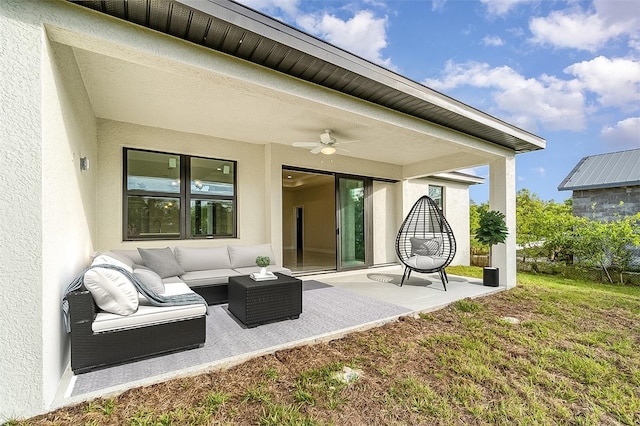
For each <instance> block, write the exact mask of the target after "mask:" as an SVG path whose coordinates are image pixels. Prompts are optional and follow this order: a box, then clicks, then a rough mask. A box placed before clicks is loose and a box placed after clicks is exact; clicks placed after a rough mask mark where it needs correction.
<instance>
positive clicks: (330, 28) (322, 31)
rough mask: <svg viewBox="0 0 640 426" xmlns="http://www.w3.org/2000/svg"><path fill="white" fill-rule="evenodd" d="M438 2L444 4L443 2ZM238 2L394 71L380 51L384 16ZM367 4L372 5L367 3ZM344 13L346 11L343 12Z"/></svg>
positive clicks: (289, 0)
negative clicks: (305, 10)
mask: <svg viewBox="0 0 640 426" xmlns="http://www.w3.org/2000/svg"><path fill="white" fill-rule="evenodd" d="M438 1H442V2H443V4H444V0H438ZM240 2H241V3H243V4H245V5H247V6H249V7H251V8H254V9H256V10H260V11H262V12H264V13H267V14H269V15H270V16H274V17H277V16H278V15H279V14H284V15H285V17H284V18H281V20H283V21H285V22H290V23H295V25H297V26H298V27H299V28H302V29H303V30H304V31H306V32H308V33H310V34H313V35H314V36H316V37H319V38H321V39H323V40H325V41H327V42H329V43H331V44H334V45H336V46H338V47H341V48H343V49H345V50H347V51H349V52H351V53H354V54H356V55H358V56H361V57H363V58H365V59H368V60H370V61H371V62H374V63H376V64H378V65H382V66H385V67H387V68H389V69H392V70H396V67H395V66H394V65H393V64H392V62H391V59H389V58H385V57H384V56H383V54H382V51H383V50H384V49H385V48H386V47H387V24H388V22H387V17H386V16H383V17H378V16H376V15H375V14H374V12H372V11H371V10H366V9H360V10H355V11H353V15H352V17H351V18H348V19H341V18H340V17H338V16H335V15H333V14H331V13H329V12H326V11H321V12H313V13H305V12H303V10H302V9H301V2H300V0H240ZM369 5H373V6H383V5H376V4H373V3H371V2H369ZM344 10H346V9H344Z"/></svg>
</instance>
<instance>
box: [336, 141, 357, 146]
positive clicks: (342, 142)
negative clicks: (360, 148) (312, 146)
mask: <svg viewBox="0 0 640 426" xmlns="http://www.w3.org/2000/svg"><path fill="white" fill-rule="evenodd" d="M354 142H360V141H359V140H353V141H340V142H336V143H334V145H345V144H348V143H354Z"/></svg>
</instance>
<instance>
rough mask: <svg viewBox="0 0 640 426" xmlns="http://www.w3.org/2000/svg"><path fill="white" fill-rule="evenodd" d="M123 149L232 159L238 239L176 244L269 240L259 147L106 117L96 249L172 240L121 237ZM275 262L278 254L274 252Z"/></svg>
mask: <svg viewBox="0 0 640 426" xmlns="http://www.w3.org/2000/svg"><path fill="white" fill-rule="evenodd" d="M123 147H129V148H140V149H149V150H154V151H162V152H169V153H177V154H189V155H198V156H203V157H211V158H219V159H224V160H233V161H237V187H238V188H241V189H239V190H238V195H237V203H238V204H237V209H238V219H237V220H238V238H237V239H213V240H210V239H205V240H186V241H180V242H179V244H180V245H189V246H201V245H207V246H222V245H228V244H259V243H264V242H267V241H269V239H268V238H269V236H268V235H267V234H266V229H267V228H266V217H265V211H264V205H265V193H264V185H265V184H264V167H265V166H264V162H265V156H264V146H262V145H256V144H249V143H243V142H237V141H228V140H223V139H216V138H211V137H208V136H202V135H196V134H192V133H184V132H176V131H171V130H164V129H159V128H151V127H145V126H139V125H134V124H129V123H122V122H117V121H110V120H102V119H101V120H98V157H99V161H100V169H99V170H98V181H97V182H98V183H97V192H98V200H100V201H99V206H98V223H99V227H98V239H97V244H96V250H98V251H106V250H110V249H113V248H123V249H135V248H137V247H159V245H162V246H163V247H166V246H171V245H175V244H176V243H178V242H175V243H174V242H171V241H155V242H154V241H144V242H143V241H123V239H122V181H123V156H122V152H123ZM276 257H278V259H279V260H280V256H279V255H278V254H277V253H276Z"/></svg>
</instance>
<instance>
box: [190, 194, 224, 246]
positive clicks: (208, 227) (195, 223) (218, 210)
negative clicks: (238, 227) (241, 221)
mask: <svg viewBox="0 0 640 426" xmlns="http://www.w3.org/2000/svg"><path fill="white" fill-rule="evenodd" d="M191 235H192V236H194V237H208V236H229V235H233V202H232V201H227V200H191Z"/></svg>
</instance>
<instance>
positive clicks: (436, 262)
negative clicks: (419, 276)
mask: <svg viewBox="0 0 640 426" xmlns="http://www.w3.org/2000/svg"><path fill="white" fill-rule="evenodd" d="M446 261H447V259H445V258H444V257H436V256H419V255H416V256H411V257H410V258H409V259H407V261H406V264H407V265H408V266H410V267H412V268H414V269H436V268H439V267H441V266H442V265H444V263H445V262H446Z"/></svg>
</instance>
